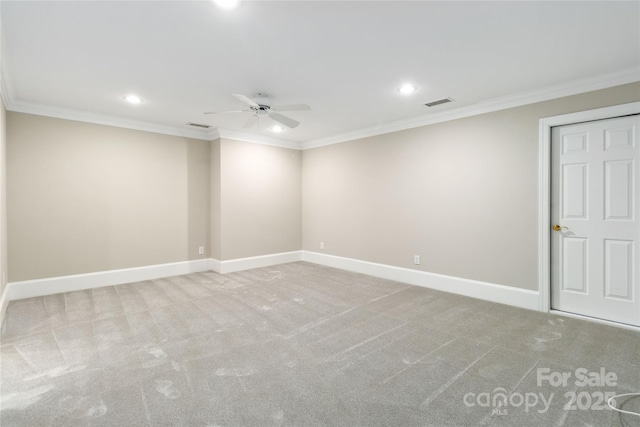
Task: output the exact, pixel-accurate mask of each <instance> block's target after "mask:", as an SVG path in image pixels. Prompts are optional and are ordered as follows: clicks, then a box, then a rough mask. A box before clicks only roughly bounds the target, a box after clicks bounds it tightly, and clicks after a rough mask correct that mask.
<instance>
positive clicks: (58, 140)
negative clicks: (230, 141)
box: [7, 112, 210, 281]
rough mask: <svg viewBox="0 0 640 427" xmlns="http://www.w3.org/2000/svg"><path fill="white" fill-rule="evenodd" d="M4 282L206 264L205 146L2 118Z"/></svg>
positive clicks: (63, 122)
mask: <svg viewBox="0 0 640 427" xmlns="http://www.w3.org/2000/svg"><path fill="white" fill-rule="evenodd" d="M7 141H8V142H7V156H8V181H7V182H8V221H9V272H10V281H20V280H27V279H37V278H45V277H55V276H64V275H70V274H79V273H88V272H95V271H105V270H112V269H120V268H128V267H138V266H145V265H154V264H162V263H169V262H176V261H185V260H191V259H197V258H206V257H208V256H207V255H198V246H207V245H208V241H207V240H208V235H209V199H208V198H209V192H210V190H209V184H210V183H209V179H210V177H209V162H210V153H209V150H210V147H209V142H207V141H199V140H195V139H188V138H181V137H175V136H168V135H159V134H154V133H149V132H141V131H135V130H128V129H121V128H115V127H109V126H101V125H95V124H88V123H81V122H75V121H69V120H61V119H54V118H47V117H40V116H34V115H28V114H21V113H13V112H9V113H8V114H7Z"/></svg>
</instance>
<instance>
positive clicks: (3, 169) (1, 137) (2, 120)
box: [0, 100, 9, 322]
mask: <svg viewBox="0 0 640 427" xmlns="http://www.w3.org/2000/svg"><path fill="white" fill-rule="evenodd" d="M6 118H7V112H6V110H5V107H4V102H3V101H2V100H0V297H1V296H2V295H3V293H4V289H5V287H6V286H7V282H8V280H9V275H8V262H7V125H6ZM1 321H2V316H1V315H0V322H1Z"/></svg>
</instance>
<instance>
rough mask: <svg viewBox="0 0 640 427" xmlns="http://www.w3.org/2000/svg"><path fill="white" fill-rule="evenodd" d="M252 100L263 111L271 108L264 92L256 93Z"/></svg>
mask: <svg viewBox="0 0 640 427" xmlns="http://www.w3.org/2000/svg"><path fill="white" fill-rule="evenodd" d="M253 101H254V102H255V103H256V104H258V105H259V106H260V109H261V110H263V111H267V110H269V109H270V108H271V100H270V99H269V97H268V96H267V95H265V94H264V93H259V94H257V95H256V96H255V97H254V98H253Z"/></svg>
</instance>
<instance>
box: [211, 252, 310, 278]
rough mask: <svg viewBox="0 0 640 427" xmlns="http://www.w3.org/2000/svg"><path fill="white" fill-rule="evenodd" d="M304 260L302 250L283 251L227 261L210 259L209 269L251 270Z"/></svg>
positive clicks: (220, 271)
mask: <svg viewBox="0 0 640 427" xmlns="http://www.w3.org/2000/svg"><path fill="white" fill-rule="evenodd" d="M301 260H302V253H301V251H292V252H282V253H279V254H269V255H260V256H254V257H248V258H237V259H230V260H227V261H218V260H217V259H213V258H212V259H210V260H209V269H211V270H213V271H215V272H216V273H220V274H227V273H234V272H236V271H242V270H250V269H252V268H260V267H269V266H272V265H278V264H286V263H288V262H296V261H301Z"/></svg>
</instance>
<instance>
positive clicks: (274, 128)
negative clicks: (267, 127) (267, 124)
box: [271, 125, 284, 133]
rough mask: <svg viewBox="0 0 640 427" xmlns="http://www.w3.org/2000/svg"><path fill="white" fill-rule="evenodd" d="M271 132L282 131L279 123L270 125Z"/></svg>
mask: <svg viewBox="0 0 640 427" xmlns="http://www.w3.org/2000/svg"><path fill="white" fill-rule="evenodd" d="M271 132H275V133H280V132H284V128H283V127H282V126H280V125H273V126H271Z"/></svg>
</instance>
